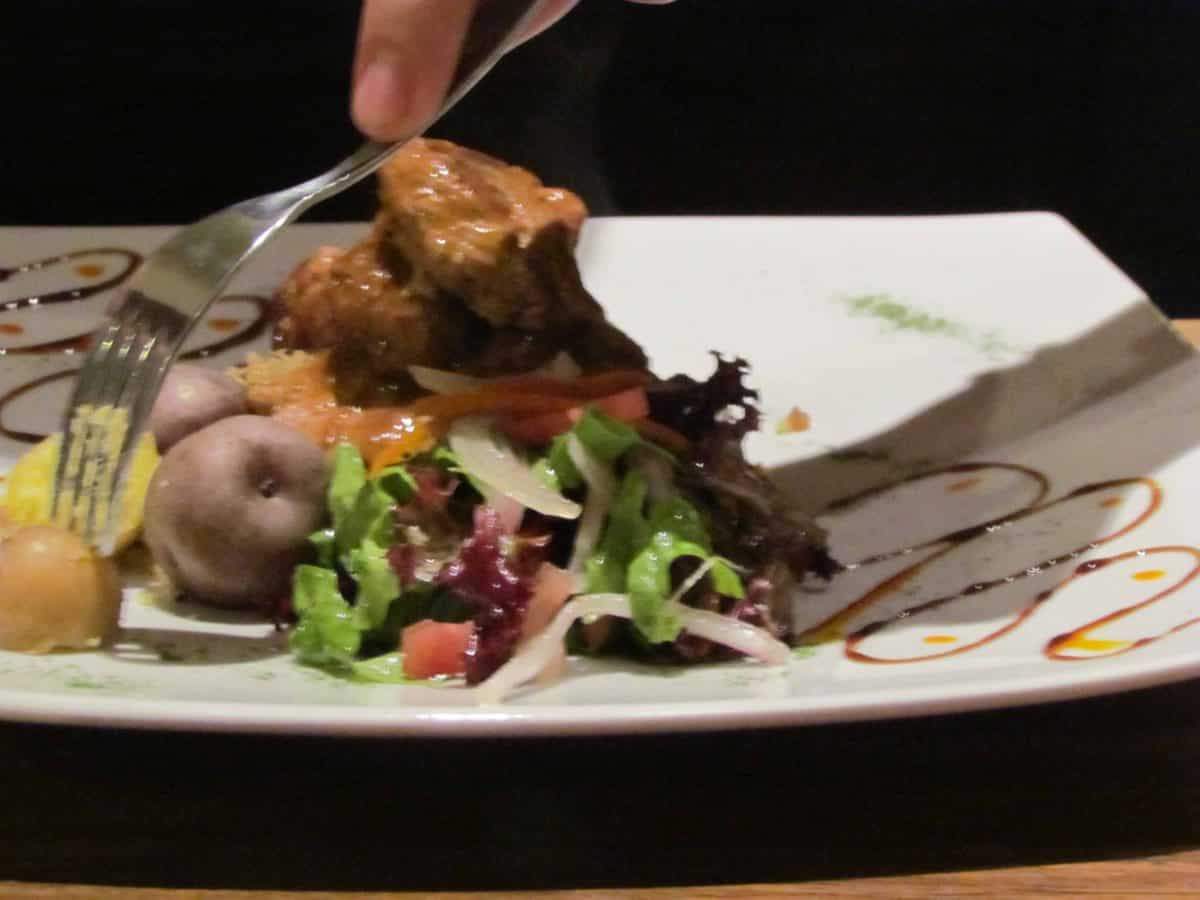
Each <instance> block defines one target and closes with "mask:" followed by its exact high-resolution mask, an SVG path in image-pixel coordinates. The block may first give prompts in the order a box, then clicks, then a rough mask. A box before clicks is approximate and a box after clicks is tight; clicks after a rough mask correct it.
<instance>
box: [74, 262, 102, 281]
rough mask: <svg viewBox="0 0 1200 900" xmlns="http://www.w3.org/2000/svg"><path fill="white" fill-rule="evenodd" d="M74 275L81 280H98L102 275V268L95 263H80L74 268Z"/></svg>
mask: <svg viewBox="0 0 1200 900" xmlns="http://www.w3.org/2000/svg"><path fill="white" fill-rule="evenodd" d="M75 274H76V275H79V276H82V277H83V278H99V277H100V276H101V275H103V274H104V266H101V265H98V264H97V263H80V264H79V265H77V266H76V267H75Z"/></svg>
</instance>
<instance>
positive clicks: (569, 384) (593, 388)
mask: <svg viewBox="0 0 1200 900" xmlns="http://www.w3.org/2000/svg"><path fill="white" fill-rule="evenodd" d="M653 380H654V378H653V376H652V375H650V373H649V372H642V371H639V370H637V369H618V370H617V371H615V372H601V373H599V374H597V375H580V376H579V377H578V378H555V377H553V376H551V375H510V376H501V377H499V378H489V379H488V380H487V387H485V388H483V389H481V392H490V391H496V390H505V391H519V392H520V393H523V394H547V395H555V396H564V397H576V398H579V399H591V398H593V397H602V396H604V395H605V394H616V393H619V392H620V391H624V390H628V389H629V388H635V387H645V386H646V385H648V384H650V382H652V381H653ZM472 393H474V392H472Z"/></svg>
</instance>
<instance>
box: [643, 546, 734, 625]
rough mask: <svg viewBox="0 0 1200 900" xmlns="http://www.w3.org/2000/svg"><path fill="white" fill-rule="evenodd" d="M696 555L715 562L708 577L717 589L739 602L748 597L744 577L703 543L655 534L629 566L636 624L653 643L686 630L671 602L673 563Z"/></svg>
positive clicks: (698, 557)
mask: <svg viewBox="0 0 1200 900" xmlns="http://www.w3.org/2000/svg"><path fill="white" fill-rule="evenodd" d="M684 556H694V557H696V558H697V559H700V560H705V561H707V560H709V559H712V567H711V568H710V569H709V576H710V577H711V578H712V581H713V587H714V589H715V590H716V591H717V592H718V593H720V594H724V595H726V596H730V597H735V598H738V599H740V598H741V597H743V596H745V589H744V588H743V586H742V581H741V578H739V577H738V574H737V573H736V572H735V571H734V570H733V569H732V567H730V565H729V564H728V563H727V562H725V561H724V560H722V559H720V558H713V557H712V554H711V553H710V552H709V551H708V550H707V549H705V548H704V547H702V546H701V545H700V544H697V543H694V542H692V541H688V540H684V539H682V538H679V537H677V536H676V535H674V534H671V533H670V532H669V531H656V532H655V533H654V535H653V536H652V537H651V538H650V543H649V545H648V546H647V547H646V548H645V549H644V550H642V552H641V553H639V554H638V555H637V557H635V558H634V560H633V562H631V563H630V564H629V575H628V593H629V605H630V607H631V608H632V610H633V624H634V625H635V626H636V627H637V629H638V631H639V632H641V634H642V636H643V637H645V639H646V640H647V641H649V642H650V643H652V644H661V643H664V642H666V641H673V640H675V638H676V637H678V636H679V632H680V630H681V628H682V627H683V623H682V622H681V620H680V618H679V615H678V607H677V605H676V604H674V603H672V602H670V600H671V593H672V590H671V563H673V562H674V561H675V560H677V559H679V558H680V557H684Z"/></svg>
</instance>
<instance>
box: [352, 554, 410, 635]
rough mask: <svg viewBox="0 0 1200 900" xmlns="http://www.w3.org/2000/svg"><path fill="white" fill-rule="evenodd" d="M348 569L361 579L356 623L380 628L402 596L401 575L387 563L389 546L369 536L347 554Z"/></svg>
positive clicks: (355, 607) (355, 611)
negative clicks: (385, 547) (395, 602)
mask: <svg viewBox="0 0 1200 900" xmlns="http://www.w3.org/2000/svg"><path fill="white" fill-rule="evenodd" d="M346 569H347V570H348V571H349V572H350V575H351V577H352V578H354V580H355V581H356V582H357V583H358V595H357V596H356V597H355V602H354V624H355V625H356V626H357V627H358V628H359V630H360V631H368V630H370V629H374V628H379V627H380V626H381V625H383V623H384V621H385V620H386V619H387V614H388V608H389V607H390V606H391V605H392V601H393V600H395V599H396V598H397V597H399V596H400V579H399V578H398V577H396V573H395V572H393V571H392V567H391V564H389V563H388V558H387V550H385V549H384V548H383V547H381V546H380V545H379V544H377V543H375V542H374V541H373V540H371V539H370V538H367V539H366V540H364V541H363V542H362V543H361V544H360V545H359V546H357V547H355V548H354V549H353V550H351V551H350V552H349V553H347V554H346Z"/></svg>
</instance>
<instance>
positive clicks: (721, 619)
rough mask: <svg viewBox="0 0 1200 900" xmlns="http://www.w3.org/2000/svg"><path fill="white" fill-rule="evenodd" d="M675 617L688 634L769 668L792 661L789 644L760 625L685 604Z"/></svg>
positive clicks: (681, 605) (677, 608)
mask: <svg viewBox="0 0 1200 900" xmlns="http://www.w3.org/2000/svg"><path fill="white" fill-rule="evenodd" d="M675 614H676V615H678V616H679V618H680V620H681V621H682V622H683V629H684V631H689V632H691V633H692V634H694V635H696V637H702V638H707V639H708V640H710V641H712V642H713V643H714V644H722V645H724V646H726V647H729V648H730V649H731V650H737V651H738V652H739V653H744V654H746V656H752V657H754V658H755V659H761V660H762V661H763V662H765V663H766V664H767V665H769V666H782V665H784V664H786V663H787V661H788V660H789V659H790V658H791V655H792V651H791V649H790V648H789V647H788V645H787V644H785V643H784V642H783V641H781V640H779V639H778V638H777V637H775V636H774V635H773V634H771V633H770V632H769V631H767V630H766V629H764V628H759V627H758V626H757V625H751V624H750V623H749V622H739V621H738V620H737V619H731V618H730V617H729V616H723V615H721V614H720V613H715V612H710V611H709V610H707V609H693V608H692V607H690V606H684V605H683V604H682V603H679V604H676V609H675Z"/></svg>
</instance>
